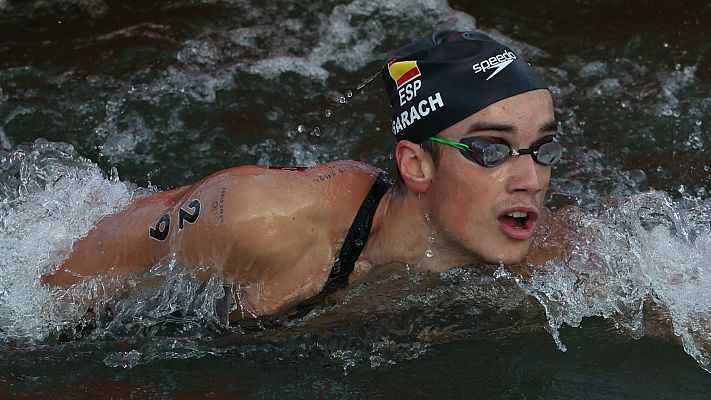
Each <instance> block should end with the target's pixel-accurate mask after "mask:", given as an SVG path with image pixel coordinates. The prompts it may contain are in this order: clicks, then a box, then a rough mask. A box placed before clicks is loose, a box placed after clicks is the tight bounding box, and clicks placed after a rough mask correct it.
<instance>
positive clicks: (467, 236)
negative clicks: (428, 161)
mask: <svg viewBox="0 0 711 400" xmlns="http://www.w3.org/2000/svg"><path fill="white" fill-rule="evenodd" d="M555 133H556V124H555V119H554V115H553V101H552V99H551V96H550V93H549V92H548V91H547V90H536V91H531V92H526V93H522V94H519V95H517V96H514V97H510V98H507V99H504V100H501V101H499V102H497V103H494V104H492V105H490V106H488V107H487V108H485V109H483V110H481V111H479V112H477V113H475V114H472V115H470V116H469V117H468V118H466V119H464V120H462V121H460V122H458V123H457V124H455V125H453V126H451V127H449V128H448V129H446V130H445V131H443V132H442V133H441V134H440V135H438V136H439V137H440V138H442V139H446V140H451V141H459V140H460V139H462V138H464V137H470V136H481V137H485V138H487V139H490V140H492V141H496V142H502V143H506V144H508V145H509V147H511V148H512V149H527V148H530V147H532V146H533V145H535V144H537V142H538V143H540V142H541V141H545V140H546V138H547V137H548V138H549V137H550V136H552V135H555ZM550 176H551V167H549V166H544V165H541V164H538V163H536V162H535V161H534V160H533V159H532V158H531V156H530V155H521V156H516V157H510V158H509V159H508V160H506V161H505V162H503V163H502V164H500V165H497V166H495V167H493V168H486V167H484V166H481V165H479V164H476V163H474V162H472V161H470V160H468V159H466V158H465V157H464V156H463V155H462V154H461V153H460V151H459V150H457V149H455V148H453V147H450V146H443V148H442V157H441V160H440V164H439V167H438V168H437V170H436V173H435V175H434V178H433V179H432V184H431V186H430V188H429V189H428V192H430V191H431V192H430V193H428V195H429V196H428V197H429V198H430V199H431V203H430V209H431V210H432V212H431V215H432V220H433V223H435V224H436V225H437V226H438V227H439V231H440V232H441V233H442V235H444V236H445V237H444V238H443V239H445V240H447V241H449V243H450V244H453V245H455V246H457V247H459V249H460V250H463V251H465V252H468V253H474V254H476V255H477V256H478V257H480V258H481V259H483V260H484V261H486V262H491V263H498V262H500V261H503V262H504V263H506V264H511V263H515V262H519V261H521V260H522V259H523V258H524V257H525V256H526V254H527V252H528V249H529V247H530V245H531V241H532V237H533V234H534V232H535V231H536V228H537V226H538V219H539V216H540V210H541V207H542V205H543V199H544V197H545V194H546V190H547V189H548V183H549V181H550Z"/></svg>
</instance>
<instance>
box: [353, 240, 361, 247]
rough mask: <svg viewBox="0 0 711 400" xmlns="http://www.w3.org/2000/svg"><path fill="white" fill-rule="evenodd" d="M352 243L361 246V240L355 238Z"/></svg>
mask: <svg viewBox="0 0 711 400" xmlns="http://www.w3.org/2000/svg"><path fill="white" fill-rule="evenodd" d="M354 243H355V245H356V246H358V247H361V246H363V241H362V240H360V239H356V240H355V242H354Z"/></svg>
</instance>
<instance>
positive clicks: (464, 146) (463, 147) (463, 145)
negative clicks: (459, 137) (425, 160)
mask: <svg viewBox="0 0 711 400" xmlns="http://www.w3.org/2000/svg"><path fill="white" fill-rule="evenodd" d="M430 140H431V141H433V142H437V143H442V144H446V145H447V146H452V147H455V148H457V149H459V150H469V145H467V144H466V143H461V142H450V141H449V140H445V139H440V138H438V137H434V136H433V137H431V138H430Z"/></svg>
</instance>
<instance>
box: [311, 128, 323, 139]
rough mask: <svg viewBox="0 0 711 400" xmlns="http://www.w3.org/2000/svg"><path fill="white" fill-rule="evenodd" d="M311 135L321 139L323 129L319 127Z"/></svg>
mask: <svg viewBox="0 0 711 400" xmlns="http://www.w3.org/2000/svg"><path fill="white" fill-rule="evenodd" d="M311 134H312V135H314V136H316V137H321V128H319V127H318V126H317V127H315V128H314V130H313V131H311Z"/></svg>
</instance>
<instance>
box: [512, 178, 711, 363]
mask: <svg viewBox="0 0 711 400" xmlns="http://www.w3.org/2000/svg"><path fill="white" fill-rule="evenodd" d="M685 203H686V202H673V201H672V200H671V199H670V198H669V196H668V195H667V194H665V193H663V192H648V193H643V194H640V195H636V196H631V197H629V198H627V199H624V200H623V201H622V202H621V203H620V204H619V205H617V206H612V207H610V208H608V209H607V210H605V211H604V212H603V213H602V214H600V215H599V216H594V215H590V214H583V213H579V212H576V213H572V214H571V217H570V221H571V223H572V229H571V232H575V233H573V234H571V238H570V240H571V249H570V251H568V252H567V254H566V257H568V258H567V259H566V260H564V261H561V260H557V261H549V262H548V263H546V264H545V266H543V267H542V268H540V269H537V270H536V271H535V273H534V276H533V277H532V279H531V280H530V281H525V280H522V279H517V282H518V283H519V285H520V286H521V287H522V288H523V289H524V290H526V291H527V292H528V293H530V294H531V295H533V296H534V297H535V298H536V299H538V301H539V302H540V303H541V304H542V305H543V306H544V308H545V311H546V315H547V317H548V329H549V331H550V332H551V334H552V335H553V337H554V339H555V341H556V343H557V344H558V345H559V347H560V348H561V350H565V345H564V344H563V342H562V340H561V339H560V337H559V334H558V329H559V328H560V327H561V326H562V325H563V324H567V325H570V326H580V324H581V322H582V321H583V318H585V317H591V316H602V317H605V318H609V319H611V320H612V321H614V322H615V323H616V324H617V326H619V327H620V328H622V329H624V330H627V331H628V332H630V333H632V334H633V335H635V336H640V335H643V334H645V320H644V319H645V318H647V319H648V320H649V319H652V320H653V319H655V318H659V316H655V315H646V316H645V315H644V312H646V311H648V307H647V308H645V302H649V301H651V302H654V303H656V305H657V306H658V307H661V308H662V309H663V310H668V313H669V316H670V318H671V320H672V323H673V330H674V332H673V333H674V334H675V335H677V336H679V337H680V338H681V340H682V342H683V344H684V348H685V350H686V351H687V353H689V354H690V355H692V356H693V357H694V358H695V359H696V360H697V361H698V362H699V364H700V365H701V366H702V367H704V368H705V369H707V370H709V371H710V372H711V369H710V368H709V361H710V360H711V353H710V352H709V350H708V349H709V347H710V346H711V324H710V323H709V317H708V316H709V315H711V298H709V297H708V293H709V292H711V265H709V263H708V262H707V260H708V259H709V258H710V257H711V246H710V245H711V223H710V222H709V221H710V220H711V209H710V208H708V207H705V206H702V205H700V202H699V201H696V202H694V203H695V204H696V205H695V206H693V207H690V206H689V205H688V204H685ZM646 333H648V334H654V335H657V334H658V333H657V332H646Z"/></svg>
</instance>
